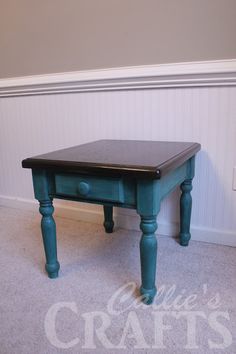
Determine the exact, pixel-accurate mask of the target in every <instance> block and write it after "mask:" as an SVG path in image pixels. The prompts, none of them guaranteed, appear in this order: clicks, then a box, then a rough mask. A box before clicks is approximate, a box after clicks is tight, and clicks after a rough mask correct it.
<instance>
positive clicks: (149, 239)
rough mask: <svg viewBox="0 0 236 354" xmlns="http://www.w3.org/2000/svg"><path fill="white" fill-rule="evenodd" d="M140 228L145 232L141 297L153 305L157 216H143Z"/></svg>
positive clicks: (141, 253)
mask: <svg viewBox="0 0 236 354" xmlns="http://www.w3.org/2000/svg"><path fill="white" fill-rule="evenodd" d="M140 228H141V230H142V232H143V234H142V237H141V240H140V260H141V277H142V285H141V287H140V293H141V295H144V299H143V301H144V302H145V303H146V304H151V303H152V302H153V299H154V297H155V295H156V292H157V289H156V286H155V279H156V259H157V239H156V235H155V231H156V229H157V223H156V216H142V215H141V223H140Z"/></svg>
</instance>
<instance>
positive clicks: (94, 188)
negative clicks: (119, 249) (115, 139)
mask: <svg viewBox="0 0 236 354" xmlns="http://www.w3.org/2000/svg"><path fill="white" fill-rule="evenodd" d="M194 161H195V156H192V157H190V158H188V159H187V160H186V161H185V162H184V163H182V164H181V165H179V166H177V167H173V168H172V169H171V170H170V171H169V172H168V173H165V174H164V175H163V176H161V178H157V179H153V178H148V177H146V176H138V177H137V178H134V176H133V175H132V176H131V177H130V176H128V175H127V176H126V175H124V176H120V175H118V176H116V177H115V176H114V177H112V176H103V175H99V174H97V175H96V174H94V173H91V175H90V174H88V173H87V174H81V173H75V171H67V172H63V173H62V172H61V171H58V170H54V169H46V168H33V169H32V172H33V184H34V192H35V198H36V199H37V200H38V201H39V203H40V208H39V211H40V213H41V215H42V221H41V228H42V236H43V243H44V249H45V255H46V270H47V272H48V276H49V277H50V278H56V277H57V276H58V271H59V268H60V265H59V263H58V260H57V244H56V225H55V221H54V219H53V216H52V215H53V211H54V208H53V204H52V200H53V198H61V199H68V200H75V201H80V202H81V201H83V202H89V203H93V204H102V205H103V210H104V223H103V225H104V228H105V231H106V232H107V233H111V232H113V227H114V221H113V206H119V207H123V208H127V207H128V208H133V209H136V211H137V213H138V214H139V215H140V220H141V221H140V229H141V231H142V236H141V240H140V263H141V281H142V283H141V287H140V293H141V295H142V300H143V301H144V302H145V303H146V304H151V303H152V302H153V300H154V297H155V295H156V293H157V288H156V285H155V283H156V264H157V248H158V244H157V238H156V235H155V232H156V230H157V222H156V218H157V215H158V213H159V211H160V208H161V202H162V200H163V199H164V198H165V197H166V196H167V195H168V194H169V193H171V192H172V191H173V190H174V189H175V188H176V187H177V186H180V188H181V190H182V195H181V198H180V244H181V245H183V246H187V245H188V242H189V240H190V237H191V234H190V219H191V206H192V198H191V194H190V192H191V189H192V179H193V177H194Z"/></svg>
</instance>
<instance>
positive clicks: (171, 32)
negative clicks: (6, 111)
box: [0, 0, 236, 78]
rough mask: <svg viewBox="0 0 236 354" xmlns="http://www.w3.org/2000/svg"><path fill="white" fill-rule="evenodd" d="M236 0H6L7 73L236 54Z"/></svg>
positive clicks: (2, 44)
mask: <svg viewBox="0 0 236 354" xmlns="http://www.w3.org/2000/svg"><path fill="white" fill-rule="evenodd" d="M235 19H236V0H20V1H19V0H0V78H4V77H14V76H23V75H32V74H43V73H52V72H64V71H72V70H83V69H96V68H107V67H116V66H129V65H144V64H158V63H168V62H182V61H198V60H215V59H230V58H236V20H235Z"/></svg>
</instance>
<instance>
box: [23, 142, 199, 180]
mask: <svg viewBox="0 0 236 354" xmlns="http://www.w3.org/2000/svg"><path fill="white" fill-rule="evenodd" d="M200 148H201V146H200V144H198V143H190V142H169V141H168V142H167V141H137V140H98V141H94V142H92V143H87V144H83V145H78V146H73V147H70V148H67V149H63V150H57V151H54V152H50V153H47V154H44V155H39V156H35V157H31V158H27V159H25V160H23V161H22V166H23V167H24V168H44V169H53V170H60V171H63V172H69V171H71V172H72V171H73V172H78V173H90V174H91V173H92V174H101V175H104V176H118V175H130V176H132V177H145V178H156V179H159V178H161V176H162V175H164V174H166V173H167V172H168V171H170V170H173V169H175V168H177V167H178V166H180V165H181V164H183V163H184V162H185V161H186V160H188V159H189V158H190V157H192V156H193V155H195V154H196V153H197V152H198V151H199V150H200Z"/></svg>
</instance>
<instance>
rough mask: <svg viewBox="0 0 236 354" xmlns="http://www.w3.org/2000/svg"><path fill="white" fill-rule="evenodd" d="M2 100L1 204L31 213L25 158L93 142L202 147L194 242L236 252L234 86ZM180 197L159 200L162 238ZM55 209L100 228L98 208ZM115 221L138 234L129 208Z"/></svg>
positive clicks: (64, 205) (174, 226)
mask: <svg viewBox="0 0 236 354" xmlns="http://www.w3.org/2000/svg"><path fill="white" fill-rule="evenodd" d="M234 74H235V72H234ZM165 75H166V74H165ZM204 75H206V73H204ZM5 81H6V80H5ZM2 87H3V86H2ZM28 93H29V92H28ZM3 96H4V95H2V97H1V98H0V123H1V124H0V165H1V175H0V195H1V199H0V204H1V205H8V206H11V207H20V208H32V210H35V209H36V203H35V202H34V201H33V188H32V180H31V172H30V170H26V169H22V167H21V161H22V159H24V158H26V157H30V156H32V155H37V154H42V153H46V152H49V151H52V150H56V149H61V148H65V147H70V146H73V145H78V144H82V143H85V142H89V141H93V140H98V139H140V140H173V141H193V142H199V143H201V145H202V150H201V152H200V153H199V154H198V156H197V159H196V176H195V179H194V181H193V191H192V196H193V211H192V238H193V239H195V240H201V241H206V242H214V243H219V244H225V245H231V246H236V191H233V188H232V182H233V181H232V179H233V167H234V166H236V87H235V85H231V84H227V82H225V84H224V85H221V84H219V85H217V80H216V82H215V85H214V86H211V85H209V86H207V85H202V86H201V87H198V84H195V85H192V86H183V87H175V86H174V85H173V87H168V88H167V87H161V88H160V87H155V88H152V87H151V89H148V88H146V89H142V88H141V87H139V89H135V90H134V89H133V90H130V89H129V90H128V89H125V88H123V90H115V89H114V88H113V90H109V89H108V88H107V89H106V90H105V91H100V90H94V91H93V90H91V91H90V92H75V93H71V92H64V93H63V92H61V93H60V94H55V93H51V94H44V95H31V96H30V95H29V96H27V95H24V94H23V92H21V93H19V94H18V95H17V97H14V96H15V95H12V96H13V97H11V95H10V97H3ZM8 96H9V95H8ZM178 199H179V191H178V190H176V191H175V192H174V193H173V194H172V195H170V196H169V197H168V198H167V199H166V200H165V201H164V202H163V204H162V208H161V212H160V214H159V216H158V223H159V230H158V232H159V234H163V235H176V234H177V232H178V222H179V201H178ZM55 205H56V214H57V215H60V216H64V217H68V218H76V219H78V220H81V219H82V220H86V221H91V222H102V208H101V207H100V206H93V205H88V204H82V203H72V202H62V201H56V202H55ZM115 219H116V223H117V224H118V226H120V227H125V228H130V229H139V218H138V217H137V215H136V214H135V212H134V211H132V210H126V209H116V212H115Z"/></svg>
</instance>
